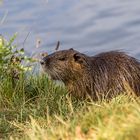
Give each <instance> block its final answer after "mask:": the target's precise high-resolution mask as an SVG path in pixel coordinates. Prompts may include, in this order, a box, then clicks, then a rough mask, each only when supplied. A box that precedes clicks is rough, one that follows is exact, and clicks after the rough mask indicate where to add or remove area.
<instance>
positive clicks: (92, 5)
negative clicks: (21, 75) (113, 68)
mask: <svg viewBox="0 0 140 140" xmlns="http://www.w3.org/2000/svg"><path fill="white" fill-rule="evenodd" d="M16 32H17V33H18V36H17V38H16V41H15V43H16V44H17V45H19V46H20V47H23V46H24V48H25V50H26V52H28V53H29V54H31V53H38V52H42V51H47V52H48V53H51V52H53V51H54V48H55V46H56V44H57V41H58V40H59V41H60V49H68V48H74V49H76V50H79V51H80V52H83V53H87V54H89V55H94V54H96V53H99V52H103V51H110V50H121V51H125V52H127V53H128V54H130V55H132V56H135V57H137V58H139V59H140V0H59V1H58V0H40V1H39V0H22V1H18V0H11V1H9V0H3V1H2V0H0V34H2V35H3V36H4V37H6V38H7V39H9V38H10V37H11V36H13V34H15V33H16ZM37 41H39V42H40V47H39V48H37V47H36V42H37Z"/></svg>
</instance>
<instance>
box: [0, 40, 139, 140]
mask: <svg viewBox="0 0 140 140" xmlns="http://www.w3.org/2000/svg"><path fill="white" fill-rule="evenodd" d="M14 38H15V37H13V38H12V39H11V40H10V41H9V42H4V39H3V38H2V37H1V38H0V139H5V140H8V139H9V140H90V139H91V140H139V139H140V101H139V99H133V98H131V97H128V96H118V97H116V98H114V99H112V100H110V101H105V100H104V101H102V102H100V101H98V102H93V101H89V100H78V99H75V98H74V97H70V96H68V94H67V92H66V89H65V88H64V87H61V86H58V85H56V84H55V83H53V82H52V81H50V80H49V79H48V78H47V76H46V75H41V74H39V75H32V74H28V75H27V73H29V69H30V66H28V65H26V66H25V65H22V62H29V64H30V63H32V62H34V61H33V60H32V58H29V57H26V56H25V54H24V49H23V48H21V49H19V50H18V49H17V47H16V46H15V45H14V46H13V45H12V43H13V41H14Z"/></svg>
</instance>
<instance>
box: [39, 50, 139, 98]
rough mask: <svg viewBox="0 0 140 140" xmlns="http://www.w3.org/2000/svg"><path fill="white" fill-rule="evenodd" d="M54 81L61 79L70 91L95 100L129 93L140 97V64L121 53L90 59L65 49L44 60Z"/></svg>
mask: <svg viewBox="0 0 140 140" xmlns="http://www.w3.org/2000/svg"><path fill="white" fill-rule="evenodd" d="M40 63H41V65H42V68H43V70H44V71H45V72H46V73H48V74H49V75H50V76H51V78H52V79H54V80H61V81H63V82H64V84H65V85H66V87H67V89H68V91H69V92H70V93H71V94H72V95H75V96H78V97H86V96H87V95H88V96H90V97H91V98H92V99H93V100H97V99H99V98H100V99H101V98H105V97H106V98H110V97H113V95H119V94H123V93H127V92H128V91H129V92H131V93H134V94H135V95H137V96H138V95H140V62H139V61H138V60H136V59H135V58H133V57H131V56H128V55H126V54H125V53H124V52H120V51H110V52H104V53H100V54H98V55H95V56H88V55H86V54H83V53H80V52H78V51H76V50H74V49H69V50H61V51H57V52H54V53H52V54H50V55H48V56H45V57H44V58H43V59H42V60H41V62H40Z"/></svg>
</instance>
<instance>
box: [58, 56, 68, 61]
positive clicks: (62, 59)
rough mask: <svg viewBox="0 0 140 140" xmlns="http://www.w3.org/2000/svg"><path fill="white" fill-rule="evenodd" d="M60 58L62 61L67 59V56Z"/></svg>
mask: <svg viewBox="0 0 140 140" xmlns="http://www.w3.org/2000/svg"><path fill="white" fill-rule="evenodd" d="M58 60H60V61H65V60H66V58H65V57H62V58H58Z"/></svg>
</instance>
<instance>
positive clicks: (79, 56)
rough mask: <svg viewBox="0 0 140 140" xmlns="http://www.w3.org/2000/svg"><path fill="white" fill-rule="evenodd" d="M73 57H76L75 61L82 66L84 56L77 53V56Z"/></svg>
mask: <svg viewBox="0 0 140 140" xmlns="http://www.w3.org/2000/svg"><path fill="white" fill-rule="evenodd" d="M73 57H74V61H75V62H78V63H80V64H82V63H83V62H84V58H83V56H82V55H81V54H79V53H75V54H74V55H73Z"/></svg>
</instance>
